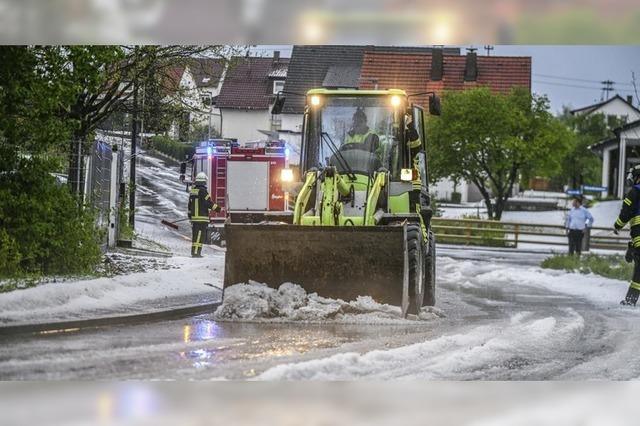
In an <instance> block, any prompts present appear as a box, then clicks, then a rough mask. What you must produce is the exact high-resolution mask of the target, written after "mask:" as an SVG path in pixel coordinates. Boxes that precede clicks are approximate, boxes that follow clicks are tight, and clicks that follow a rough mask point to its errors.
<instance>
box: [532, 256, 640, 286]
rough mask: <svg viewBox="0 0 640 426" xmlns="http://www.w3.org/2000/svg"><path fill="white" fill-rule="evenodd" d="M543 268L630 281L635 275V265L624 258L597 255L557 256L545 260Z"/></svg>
mask: <svg viewBox="0 0 640 426" xmlns="http://www.w3.org/2000/svg"><path fill="white" fill-rule="evenodd" d="M541 266H542V267H543V268H548V269H560V270H564V271H570V272H580V273H583V274H589V273H593V274H597V275H601V276H603V277H607V278H614V279H618V280H628V279H630V278H631V276H632V275H633V263H627V262H626V261H625V260H624V257H623V256H618V255H616V256H599V255H596V254H588V255H583V256H581V257H578V256H569V255H564V254H563V255H557V256H552V257H549V258H547V259H545V260H544V261H543V262H542V264H541Z"/></svg>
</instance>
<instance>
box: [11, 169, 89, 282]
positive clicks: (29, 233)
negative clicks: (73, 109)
mask: <svg viewBox="0 0 640 426" xmlns="http://www.w3.org/2000/svg"><path fill="white" fill-rule="evenodd" d="M48 170H50V167H48V165H47V164H46V163H45V162H43V161H40V160H37V159H23V160H21V161H20V162H19V165H18V167H17V169H16V170H12V171H8V172H3V173H0V277H3V278H12V277H21V276H24V275H40V274H55V275H57V274H62V275H66V274H82V273H90V272H92V271H93V268H94V267H95V265H97V263H98V262H99V261H100V258H101V252H100V245H99V242H100V236H101V234H100V231H98V230H97V229H96V227H95V216H94V214H93V213H92V212H90V211H88V210H85V209H80V208H78V205H77V203H76V200H75V199H74V198H73V197H72V195H71V194H70V193H69V189H68V188H67V187H66V186H61V185H59V184H57V183H56V181H55V178H54V177H52V176H51V175H50V173H49V172H48Z"/></svg>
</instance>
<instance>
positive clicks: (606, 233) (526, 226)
mask: <svg viewBox="0 0 640 426" xmlns="http://www.w3.org/2000/svg"><path fill="white" fill-rule="evenodd" d="M432 226H433V229H434V232H435V234H436V237H437V239H438V242H441V243H448V244H463V245H482V246H494V247H511V248H517V247H518V246H522V245H524V244H536V245H548V246H566V245H567V236H566V230H565V228H564V226H562V225H549V224H544V223H514V222H497V221H491V220H482V219H444V218H433V221H432ZM628 241H629V231H627V230H624V231H621V232H620V235H615V234H613V232H612V229H611V228H591V229H589V230H588V231H587V232H586V234H585V238H584V240H583V249H584V251H588V250H589V249H590V248H593V249H607V250H624V249H626V248H627V243H628Z"/></svg>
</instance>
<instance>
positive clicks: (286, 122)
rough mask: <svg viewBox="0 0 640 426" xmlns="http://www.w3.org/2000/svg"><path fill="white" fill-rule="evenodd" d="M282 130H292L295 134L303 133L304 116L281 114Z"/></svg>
mask: <svg viewBox="0 0 640 426" xmlns="http://www.w3.org/2000/svg"><path fill="white" fill-rule="evenodd" d="M280 119H281V120H282V125H281V126H280V128H281V129H282V130H291V131H293V132H301V131H302V114H280Z"/></svg>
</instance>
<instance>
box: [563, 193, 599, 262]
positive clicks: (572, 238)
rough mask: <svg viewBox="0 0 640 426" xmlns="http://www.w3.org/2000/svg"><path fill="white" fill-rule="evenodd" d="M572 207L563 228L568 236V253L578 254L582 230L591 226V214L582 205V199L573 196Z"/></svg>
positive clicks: (580, 246) (580, 247) (582, 235)
mask: <svg viewBox="0 0 640 426" xmlns="http://www.w3.org/2000/svg"><path fill="white" fill-rule="evenodd" d="M572 205H573V208H572V209H570V210H569V214H568V215H567V221H566V223H565V228H567V236H568V237H569V254H570V255H572V254H574V253H576V254H577V255H578V256H580V253H581V252H582V238H583V237H584V231H585V229H587V228H591V227H592V226H593V216H592V215H591V213H590V212H589V210H587V209H586V208H584V207H583V206H582V199H581V198H579V197H575V198H574V199H573V201H572Z"/></svg>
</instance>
